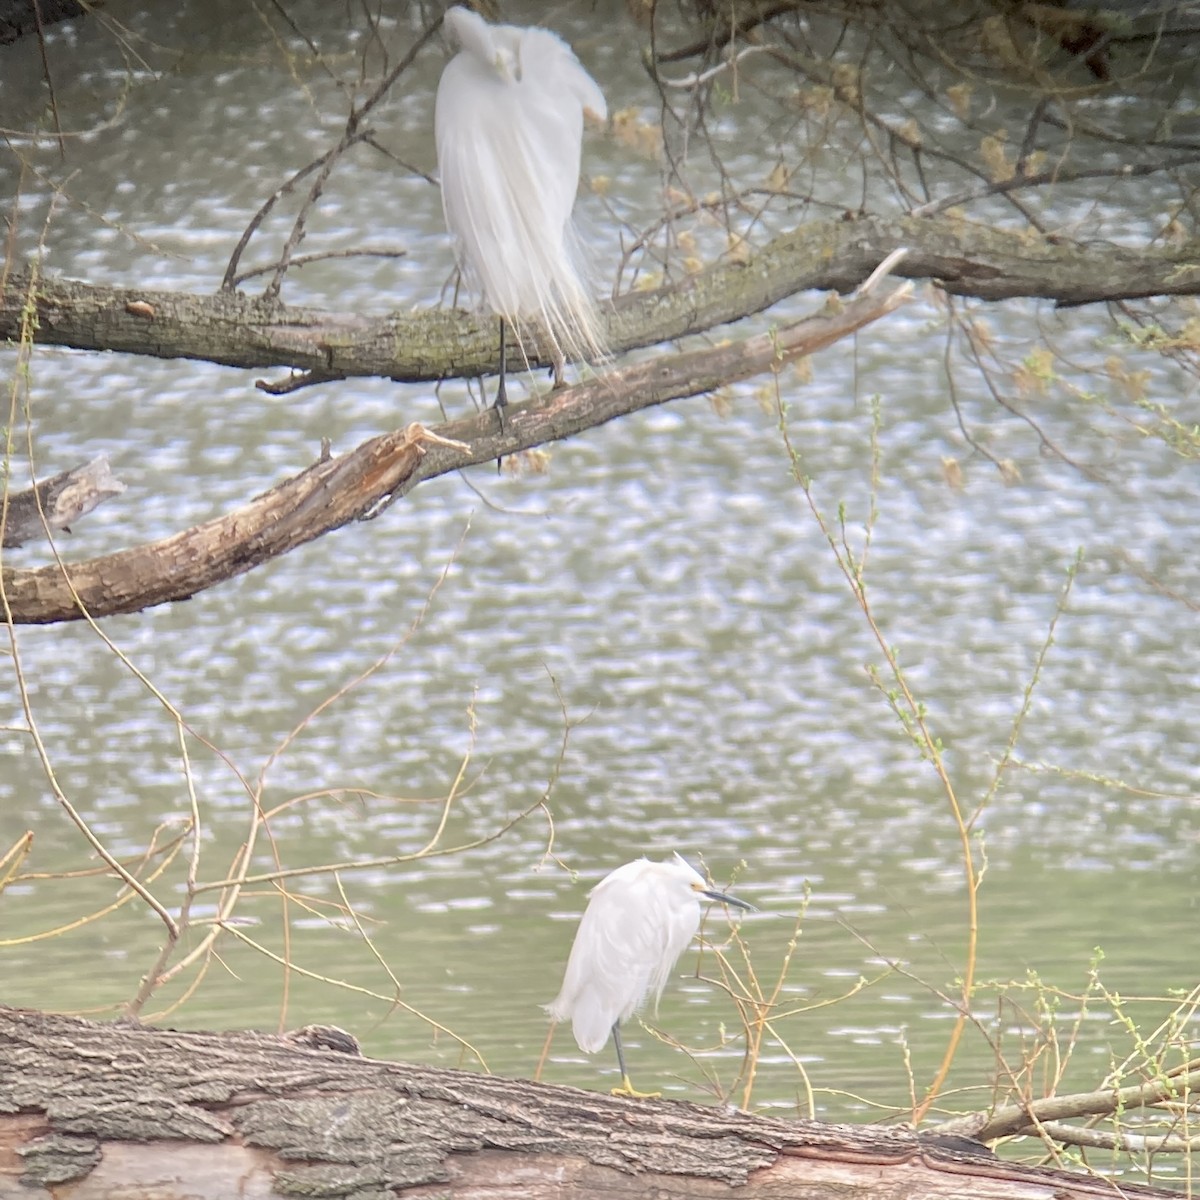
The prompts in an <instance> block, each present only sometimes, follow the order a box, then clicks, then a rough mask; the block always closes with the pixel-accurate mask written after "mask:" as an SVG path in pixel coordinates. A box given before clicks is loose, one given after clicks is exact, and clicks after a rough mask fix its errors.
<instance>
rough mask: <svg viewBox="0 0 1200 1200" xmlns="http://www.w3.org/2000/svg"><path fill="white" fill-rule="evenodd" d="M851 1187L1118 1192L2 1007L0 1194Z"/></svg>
mask: <svg viewBox="0 0 1200 1200" xmlns="http://www.w3.org/2000/svg"><path fill="white" fill-rule="evenodd" d="M1120 1190H1121V1192H1122V1193H1123V1195H1124V1196H1125V1197H1126V1198H1136V1200H1157V1198H1160V1197H1167V1196H1171V1195H1173V1193H1170V1192H1161V1191H1157V1190H1156V1189H1152V1188H1143V1187H1136V1186H1130V1185H1129V1184H1126V1183H1124V1182H1122V1184H1121V1189H1120ZM848 1194H852V1195H853V1196H854V1197H855V1200H897V1198H898V1197H917V1196H919V1197H922V1198H923V1200H936V1198H938V1197H954V1198H958V1197H966V1196H970V1197H971V1200H1101V1198H1103V1200H1111V1197H1112V1195H1113V1185H1112V1183H1111V1181H1107V1180H1105V1179H1103V1178H1098V1177H1092V1176H1088V1175H1083V1174H1071V1173H1068V1172H1065V1171H1055V1170H1045V1169H1040V1168H1033V1167H1025V1166H1020V1165H1017V1164H1013V1163H1007V1162H1003V1161H1001V1160H1000V1159H998V1158H996V1157H994V1156H993V1155H992V1154H991V1152H990V1151H989V1150H988V1149H987V1148H986V1147H984V1146H982V1145H981V1144H979V1143H974V1142H972V1141H970V1140H969V1139H965V1138H963V1139H944V1138H936V1137H932V1138H931V1137H923V1136H920V1135H918V1134H915V1133H912V1132H910V1131H908V1130H903V1129H881V1128H860V1127H857V1126H853V1125H832V1124H823V1123H821V1122H814V1121H781V1120H775V1119H768V1118H764V1117H756V1116H751V1115H749V1114H747V1113H742V1112H738V1111H735V1110H732V1109H727V1108H714V1107H705V1106H703V1105H699V1104H691V1103H686V1102H682V1101H647V1100H640V1101H639V1100H628V1099H624V1098H619V1097H613V1096H609V1095H606V1094H603V1093H599V1092H585V1091H580V1090H578V1089H576V1088H566V1087H552V1086H548V1085H544V1084H535V1083H530V1082H528V1081H525V1080H516V1079H500V1078H497V1077H495V1076H488V1075H473V1074H470V1073H468V1072H465V1071H453V1070H445V1069H441V1068H435V1067H424V1066H414V1065H410V1064H406V1063H392V1062H381V1061H376V1060H372V1059H367V1058H363V1057H362V1056H361V1055H359V1054H358V1053H357V1046H356V1045H355V1044H354V1042H353V1039H352V1038H350V1037H349V1035H347V1034H344V1033H341V1031H337V1030H326V1029H323V1028H322V1027H308V1028H307V1029H305V1030H301V1031H299V1032H298V1033H295V1034H266V1033H253V1032H232V1033H194V1032H188V1033H185V1032H177V1031H173V1030H160V1029H152V1028H149V1027H146V1026H141V1025H135V1024H126V1023H117V1024H99V1023H96V1022H93V1021H88V1020H84V1019H81V1018H77V1017H66V1016H58V1015H54V1014H49V1013H40V1012H32V1011H28V1010H22V1009H11V1008H0V1197H4V1200H8V1198H10V1197H13V1198H15V1197H17V1196H20V1197H22V1198H25V1200H43V1198H49V1197H51V1196H53V1197H54V1198H55V1200H86V1198H91V1197H101V1196H104V1197H109V1196H113V1195H120V1196H122V1197H125V1198H133V1200H135V1198H141V1197H150V1196H153V1197H155V1198H156V1200H174V1198H176V1197H179V1198H182V1197H187V1198H188V1200H206V1198H209V1197H214V1198H215V1197H228V1196H256V1197H266V1196H287V1195H293V1196H294V1195H304V1196H309V1197H327V1196H328V1197H332V1196H339V1197H360V1198H362V1200H366V1197H374V1198H377V1200H381V1198H382V1197H404V1198H406V1200H408V1198H413V1197H422V1198H432V1197H434V1196H438V1197H451V1198H459V1197H481V1196H484V1195H486V1196H488V1197H489V1198H491V1200H497V1198H499V1200H503V1198H506V1197H518V1196H519V1197H522V1200H540V1198H541V1197H547V1198H549V1197H554V1200H573V1198H576V1197H585V1196H587V1197H590V1196H621V1197H641V1196H644V1197H650V1196H655V1197H658V1198H660V1200H669V1198H672V1197H681V1198H682V1197H689V1198H697V1197H698V1198H706V1197H715V1196H720V1197H724V1198H729V1200H758V1198H765V1197H772V1198H778V1197H786V1196H803V1197H805V1200H844V1198H845V1196H846V1195H848Z"/></svg>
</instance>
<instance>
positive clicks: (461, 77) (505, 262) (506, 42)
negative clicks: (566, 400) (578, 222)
mask: <svg viewBox="0 0 1200 1200" xmlns="http://www.w3.org/2000/svg"><path fill="white" fill-rule="evenodd" d="M444 28H445V30H446V32H447V34H448V35H449V37H450V39H451V41H452V42H454V43H455V44H457V46H458V47H459V52H458V53H457V54H456V55H455V56H454V58H452V59H451V60H450V62H448V63H447V64H446V68H445V70H444V71H443V72H442V78H441V81H440V82H439V84H438V90H437V100H436V102H435V105H434V136H435V140H436V142H437V157H438V170H439V173H440V175H441V183H442V208H443V211H444V212H445V215H446V227H447V228H448V229H449V230H450V233H451V234H452V235H453V237H454V240H455V243H456V247H457V253H458V261H459V265H460V267H461V268H462V272H463V276H464V278H465V279H466V281H467V283H468V285H469V286H470V287H472V288H473V289H474V290H475V291H477V292H478V293H479V294H480V295H481V296H482V299H483V302H484V304H485V305H486V307H487V308H489V309H490V310H491V311H492V312H493V313H494V314H495V315H496V316H498V317H499V318H500V385H499V388H498V389H497V393H496V408H497V410H499V416H500V428H501V429H503V428H504V415H503V408H504V405H505V404H507V403H508V395H507V392H506V390H505V383H504V376H505V372H506V367H507V362H506V355H505V341H504V331H505V326H506V325H508V326H510V327H511V328H512V329H513V331H514V332H515V333H516V335H517V340H518V342H519V343H520V344H521V352H522V354H523V355H524V357H525V359H526V362H528V359H529V355H528V354H527V353H526V351H525V342H524V338H525V337H526V336H528V334H529V333H530V332H531V331H535V330H536V331H537V332H540V333H541V334H542V335H543V336H544V337H545V339H546V340H547V341H548V343H549V347H550V349H551V351H552V354H553V359H554V379H555V384H556V386H557V385H559V384H561V383H562V370H563V364H564V362H565V360H566V357H567V356H568V355H570V356H571V357H572V358H589V357H593V358H594V357H597V356H599V355H601V354H602V353H603V343H602V339H601V335H600V329H599V322H598V320H597V316H596V306H595V304H594V303H593V301H592V298H591V296H590V295H589V293H588V289H587V284H586V282H585V280H584V273H583V270H582V266H581V256H580V252H579V247H578V244H577V241H576V238H575V234H574V230H573V228H572V224H571V209H572V208H573V207H574V204H575V192H576V190H577V189H578V187H579V160H580V155H581V151H582V145H583V114H584V110H585V109H586V110H587V111H588V112H591V113H593V114H594V115H595V116H596V117H598V118H599V119H601V120H603V119H605V117H606V116H607V114H608V110H607V106H606V105H605V102H604V95H603V93H602V92H601V91H600V88H599V87H598V86H597V85H596V81H595V80H594V79H592V77H591V76H590V75H589V74H588V73H587V72H586V71H585V70H584V69H583V67H582V66H580V64H579V60H578V59H577V58H576V57H575V55H574V53H573V51H572V50H571V47H570V46H568V45H567V43H566V42H564V41H563V40H562V39H561V38H560V37H558V36H557V35H556V34H553V33H551V32H550V30H548V29H538V28H523V27H521V26H518V25H489V24H488V23H487V21H485V20H484V19H483V18H482V17H481V16H479V15H478V13H474V12H472V11H471V10H470V9H468V8H463V7H455V8H451V9H448V10H447V12H446V16H445V25H444Z"/></svg>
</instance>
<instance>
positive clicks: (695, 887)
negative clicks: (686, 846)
mask: <svg viewBox="0 0 1200 1200" xmlns="http://www.w3.org/2000/svg"><path fill="white" fill-rule="evenodd" d="M662 866H664V867H667V868H669V869H671V870H673V871H675V872H676V873H677V875H678V877H679V879H680V882H681V883H683V884H684V885H685V886H686V887H687V889H688V890H689V891H691V892H694V893H695V895H696V897H697V898H700V897H703V898H704V899H706V900H715V901H716V902H717V903H718V904H728V905H729V906H730V907H732V908H740V909H742V911H743V912H754V911H755V909H754V905H753V904H747V903H746V901H745V900H739V899H738V898H737V897H736V896H727V895H726V894H725V893H724V892H717V891H714V890H713V889H712V888H710V887H709V886H708V884H707V883H706V882H705V881H704V877H703V876H702V875H701V874H700V873H699V872H698V871H696V870H694V869H693V868H692V866H691V864H690V863H689V862H688V861H687V859H685V858H684V857H683V856H682V855H681V854H680V853H679V852H678V851H676V853H675V855H674V857H673V858H670V859H668V860H667V861H666V862H664V863H662Z"/></svg>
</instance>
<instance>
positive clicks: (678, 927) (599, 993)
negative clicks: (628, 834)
mask: <svg viewBox="0 0 1200 1200" xmlns="http://www.w3.org/2000/svg"><path fill="white" fill-rule="evenodd" d="M704 900H713V901H716V902H717V903H718V904H727V905H732V906H733V907H735V908H741V909H746V910H751V909H752V908H753V905H750V904H747V903H746V902H745V901H744V900H738V899H736V898H735V897H733V896H727V895H725V893H723V892H716V891H713V890H712V889H710V888H709V887H708V885H707V884H706V883H705V881H704V878H703V876H701V875H700V874H698V873H697V872H696V871H694V870H693V869H692V868H691V867H690V866H689V865H688V864H687V863H686V862H685V861H684V860H683V859H682V858H680V856H679V855H678V854H675V855H673V856H672V857H671V858H668V859H666V860H665V861H663V862H650V861H649V860H648V859H645V858H639V859H638V860H637V861H636V862H631V863H626V864H625V865H624V866H623V867H618V868H617V869H616V870H615V871H613V872H611V874H608V875H606V876H605V877H604V878H603V879H602V880H600V882H599V883H598V884H596V886H595V887H594V888H593V889H592V891H591V893H590V894H589V896H588V905H587V908H586V909H585V910H584V914H583V919H582V920H581V921H580V922H579V929H578V931H577V932H576V934H575V942H574V944H573V945H572V946H571V954H570V957H569V958H568V959H567V971H566V975H565V976H564V977H563V984H562V989H561V990H560V991H559V993H558V995H557V997H555V999H554V1000H553V1001H552V1002H551V1003H550V1004H548V1005H547V1006H546V1011H547V1012H548V1013H549V1014H550V1016H551V1017H552V1018H553V1019H554V1020H555V1021H567V1020H570V1022H571V1031H572V1032H573V1033H574V1035H575V1041H576V1042H577V1043H578V1044H579V1048H580V1049H581V1050H583V1051H584V1052H585V1053H587V1054H594V1053H595V1052H596V1051H597V1050H600V1049H602V1048H603V1046H604V1043H605V1042H607V1041H608V1038H609V1034H610V1033H611V1034H612V1039H613V1045H614V1046H615V1047H616V1050H617V1062H618V1064H619V1065H620V1068H621V1086H620V1087H618V1088H614V1089H613V1093H614V1094H615V1095H626V1096H649V1095H656V1094H657V1093H651V1092H635V1091H634V1089H633V1085H632V1084H631V1083H630V1082H629V1072H628V1071H627V1070H626V1068H625V1054H624V1050H623V1049H622V1046H621V1030H620V1025H621V1022H622V1021H625V1020H627V1019H628V1018H629V1017H631V1016H633V1014H634V1013H635V1012H636V1011H637V1010H638V1009H639V1008H641V1007H642V1006H643V1005H644V1004H646V1003H647V1002H648V1001H649V1000H651V999H653V1001H654V1003H655V1005H657V1004H658V998H659V997H660V996H661V995H662V991H663V988H664V987H666V984H667V978H668V976H669V975H670V973H671V969H672V968H673V967H674V966H675V964H676V963H677V962H678V961H679V956H680V955H681V954H682V953H683V952H684V950H686V949H687V947H688V943H689V942H691V940H692V938H693V937H694V936H695V933H696V930H697V929H699V928H700V905H701V903H702V901H704Z"/></svg>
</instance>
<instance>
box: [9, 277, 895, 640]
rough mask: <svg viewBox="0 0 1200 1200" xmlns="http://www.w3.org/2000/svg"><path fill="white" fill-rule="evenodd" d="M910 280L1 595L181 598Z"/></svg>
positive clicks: (689, 383) (287, 487) (36, 620)
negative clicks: (441, 478)
mask: <svg viewBox="0 0 1200 1200" xmlns="http://www.w3.org/2000/svg"><path fill="white" fill-rule="evenodd" d="M875 282H876V284H877V283H878V280H876V281H875ZM910 293H911V285H909V284H904V285H902V286H901V287H898V288H894V289H893V290H892V291H890V292H888V293H886V294H880V292H879V290H878V288H877V287H876V286H867V287H866V288H865V289H864V291H863V292H862V294H860V295H857V296H853V297H851V298H850V299H849V300H847V301H846V302H845V304H844V305H843V304H841V303H839V304H836V305H831V306H830V308H829V310H828V311H826V312H823V313H821V314H819V315H816V316H812V317H808V318H806V319H804V320H801V321H796V322H794V323H792V324H791V325H788V326H785V327H783V328H781V329H779V330H776V331H773V332H772V333H769V334H760V335H758V336H756V337H751V338H747V339H745V340H743V341H741V342H734V343H726V344H722V345H719V346H714V347H711V348H709V349H705V350H697V351H693V352H691V353H689V354H677V355H669V356H666V357H664V358H661V359H655V360H654V361H652V362H645V363H639V364H636V365H634V366H630V367H626V368H624V369H622V370H614V371H609V372H606V373H605V374H604V375H603V376H601V377H600V378H599V379H596V380H595V381H593V382H591V383H587V384H581V385H579V386H577V387H573V388H567V389H563V390H561V391H557V392H550V393H548V394H547V395H544V396H539V397H535V398H533V399H531V400H527V401H525V402H524V403H521V404H510V405H509V407H508V409H507V410H506V411H507V414H508V415H507V417H506V420H505V429H504V430H503V431H500V430H499V428H498V422H497V420H496V414H495V412H494V411H492V410H490V409H489V410H487V411H485V412H481V413H477V414H475V415H474V416H471V417H466V418H463V419H460V420H457V421H448V422H446V423H445V424H443V425H439V426H437V427H436V428H435V429H433V430H425V429H422V428H421V426H419V425H411V426H409V427H408V428H407V429H398V430H395V431H393V432H391V433H386V434H382V435H381V436H379V437H374V438H371V439H370V440H369V441H366V442H364V443H363V444H362V445H360V446H358V447H357V448H356V449H355V450H352V451H351V452H350V453H348V454H345V455H341V456H340V457H338V458H329V457H328V456H326V455H323V456H322V458H321V459H320V460H319V461H318V462H316V463H314V464H313V465H312V466H311V467H309V468H308V469H307V470H304V471H302V472H300V474H299V475H295V476H293V477H292V478H290V479H286V480H284V481H282V482H281V483H279V484H277V485H276V486H275V487H273V488H271V490H270V491H268V492H265V493H263V494H262V495H261V496H259V497H257V498H256V499H255V500H252V501H251V502H250V503H249V504H247V505H245V506H244V507H242V508H239V509H237V510H235V511H234V512H231V513H228V514H226V515H225V516H223V517H218V518H216V519H214V520H212V521H208V522H206V523H204V524H203V525H197V526H195V527H193V528H192V529H188V530H185V531H183V532H182V533H177V534H175V535H173V536H172V537H169V538H163V539H162V540H160V541H157V542H151V543H149V544H146V545H142V546H135V547H133V548H132V549H129V550H123V551H120V552H119V553H117V554H110V555H106V556H104V557H103V558H96V559H90V560H88V561H86V562H78V563H70V564H67V563H62V562H59V563H56V564H55V565H53V566H47V567H40V568H37V569H32V570H18V569H13V568H11V567H4V568H3V569H2V570H0V601H3V603H4V606H5V608H6V609H7V612H8V613H9V614H11V618H10V619H11V620H12V621H13V622H14V623H16V624H47V623H50V622H55V621H67V620H77V619H80V618H82V617H84V616H85V615H89V616H92V617H101V616H111V615H113V614H116V613H130V612H138V611H140V610H142V609H144V608H149V607H152V606H153V605H156V604H163V603H166V602H168V601H171V600H184V599H187V598H188V597H190V596H194V595H195V594H196V593H197V592H199V591H202V590H204V589H205V588H208V587H211V586H213V585H214V584H216V583H221V582H223V581H224V580H226V579H230V578H232V577H234V576H236V575H240V574H243V573H245V572H246V571H249V570H251V569H252V568H253V567H256V566H259V565H260V564H262V563H264V562H267V561H268V560H270V559H271V558H274V557H276V556H278V555H280V554H284V553H286V552H287V551H288V550H292V549H294V548H295V547H296V546H299V545H302V544H303V543H305V542H308V541H311V540H312V539H313V538H316V537H319V536H320V535H321V534H324V533H328V532H330V531H331V530H334V529H338V528H340V527H341V526H342V525H345V524H347V523H348V522H350V521H353V520H356V519H363V518H366V517H369V516H372V515H374V513H376V512H377V511H378V510H379V508H380V506H381V505H386V504H388V503H390V502H391V501H392V500H394V499H397V498H399V497H400V496H403V495H405V494H407V493H408V492H409V491H411V490H412V488H414V487H415V486H416V485H417V484H418V483H420V482H422V481H423V480H426V479H432V478H433V477H434V476H437V475H443V474H446V473H447V472H449V471H454V470H459V469H461V468H463V467H467V466H471V465H473V464H476V463H485V462H490V461H492V460H493V459H497V458H500V457H502V456H508V455H512V454H515V453H517V452H519V451H521V450H528V449H531V448H533V447H535V446H540V445H544V444H545V443H547V442H552V441H556V440H559V439H562V438H566V437H571V436H573V435H574V434H577V433H580V432H582V431H583V430H585V429H591V428H594V427H595V426H597V425H602V424H604V423H605V422H606V421H611V420H613V419H614V418H616V417H620V416H624V415H626V414H627V413H631V412H636V411H638V410H639V409H643V408H648V407H651V406H653V405H656V404H664V403H666V402H667V401H669V400H676V399H681V398H683V397H687V396H696V395H701V394H703V393H704V392H707V391H712V390H713V389H715V388H718V387H721V386H723V385H725V384H727V383H729V382H731V381H735V380H740V379H747V378H750V377H752V376H754V375H758V374H761V373H763V372H767V371H778V370H780V369H781V368H782V367H783V366H785V365H786V364H787V363H789V362H791V361H793V360H794V359H796V358H800V357H802V356H804V355H807V354H812V353H815V352H816V351H817V350H820V349H823V348H824V347H826V346H829V345H831V344H833V343H834V342H836V341H838V340H839V339H841V338H844V337H847V336H849V335H850V334H851V333H853V332H854V331H855V330H857V329H860V328H862V327H863V326H864V325H867V324H869V323H870V322H872V321H875V320H878V319H879V318H880V317H882V316H885V315H886V314H887V313H889V312H891V311H892V310H893V309H895V308H896V307H898V306H899V305H901V304H903V303H904V302H905V300H907V299H908V297H909V295H910Z"/></svg>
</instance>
